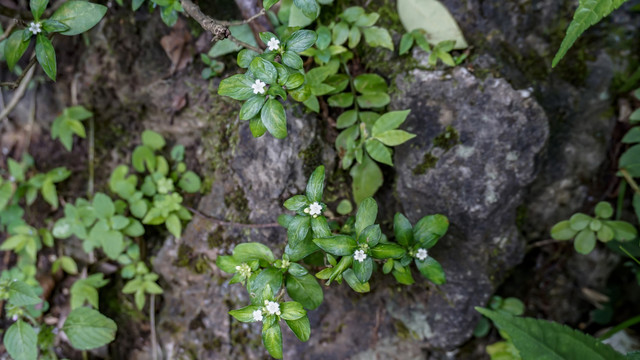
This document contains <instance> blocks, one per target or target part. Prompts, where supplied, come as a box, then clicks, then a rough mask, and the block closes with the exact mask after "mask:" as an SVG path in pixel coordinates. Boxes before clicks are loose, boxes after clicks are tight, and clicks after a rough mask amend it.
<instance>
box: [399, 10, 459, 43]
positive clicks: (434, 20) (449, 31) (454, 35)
mask: <svg viewBox="0 0 640 360" xmlns="http://www.w3.org/2000/svg"><path fill="white" fill-rule="evenodd" d="M398 15H399V16H400V21H401V22H402V25H403V26H404V28H405V30H407V32H411V31H413V30H415V29H423V30H425V31H426V32H427V34H428V35H429V36H428V40H429V42H430V43H431V44H432V45H437V44H438V43H439V42H441V41H444V40H455V41H456V45H455V49H465V48H466V47H467V46H468V45H467V41H466V40H465V39H464V36H463V35H462V31H461V30H460V27H458V23H457V22H456V20H455V19H454V18H453V17H452V16H451V13H449V11H448V10H447V8H446V7H444V5H442V3H440V2H439V1H437V0H398Z"/></svg>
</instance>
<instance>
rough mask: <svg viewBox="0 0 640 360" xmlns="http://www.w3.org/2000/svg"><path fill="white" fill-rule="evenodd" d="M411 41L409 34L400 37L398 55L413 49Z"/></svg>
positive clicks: (411, 37)
mask: <svg viewBox="0 0 640 360" xmlns="http://www.w3.org/2000/svg"><path fill="white" fill-rule="evenodd" d="M413 41H414V40H413V35H411V33H405V34H404V35H402V38H401V39H400V49H399V55H404V54H406V53H408V52H409V50H411V48H412V47H413Z"/></svg>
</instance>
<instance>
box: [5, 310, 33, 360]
mask: <svg viewBox="0 0 640 360" xmlns="http://www.w3.org/2000/svg"><path fill="white" fill-rule="evenodd" d="M2 342H3V344H4V347H5V348H6V349H7V352H8V353H9V355H11V357H12V358H13V359H14V360H36V359H37V358H38V345H37V342H38V336H37V335H36V332H35V330H33V328H32V327H31V325H29V324H27V323H25V322H24V321H22V320H18V321H16V322H15V323H13V325H11V326H10V327H9V329H7V332H6V333H5V334H4V338H3V339H2Z"/></svg>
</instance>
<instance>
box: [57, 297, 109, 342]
mask: <svg viewBox="0 0 640 360" xmlns="http://www.w3.org/2000/svg"><path fill="white" fill-rule="evenodd" d="M117 328H118V327H117V326H116V323H115V322H114V321H113V320H111V319H109V318H108V317H106V316H104V315H102V314H100V313H99V312H98V311H96V310H93V309H91V308H87V307H81V308H77V309H75V310H72V311H71V313H70V314H69V316H68V317H67V320H66V321H65V322H64V326H63V328H62V330H63V331H64V332H65V334H67V337H68V338H69V341H71V345H72V346H73V347H74V348H75V349H77V350H91V349H95V348H99V347H101V346H103V345H106V344H108V343H110V342H111V341H113V340H114V339H115V335H116V330H117Z"/></svg>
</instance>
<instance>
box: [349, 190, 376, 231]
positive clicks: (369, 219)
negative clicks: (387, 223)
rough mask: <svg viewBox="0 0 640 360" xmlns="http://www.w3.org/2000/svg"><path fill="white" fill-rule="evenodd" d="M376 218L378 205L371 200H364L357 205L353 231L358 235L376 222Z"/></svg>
mask: <svg viewBox="0 0 640 360" xmlns="http://www.w3.org/2000/svg"><path fill="white" fill-rule="evenodd" d="M377 216H378V204H377V203H376V201H375V200H373V198H370V197H369V198H366V199H364V200H362V202H360V203H359V206H358V212H357V213H356V222H355V225H354V226H355V230H356V234H357V235H360V233H362V231H363V230H364V229H365V228H367V227H368V226H370V225H373V224H374V223H375V222H376V217H377Z"/></svg>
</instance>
